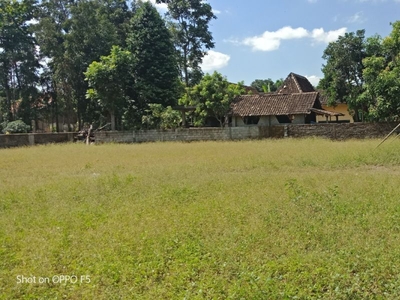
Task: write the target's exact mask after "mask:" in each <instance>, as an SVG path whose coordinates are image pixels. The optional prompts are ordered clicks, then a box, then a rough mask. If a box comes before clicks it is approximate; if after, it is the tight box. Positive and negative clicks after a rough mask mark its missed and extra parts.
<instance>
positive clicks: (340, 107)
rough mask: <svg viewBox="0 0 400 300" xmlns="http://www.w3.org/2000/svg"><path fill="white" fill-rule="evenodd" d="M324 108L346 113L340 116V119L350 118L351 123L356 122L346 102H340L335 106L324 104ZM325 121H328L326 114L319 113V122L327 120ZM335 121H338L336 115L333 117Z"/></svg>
mask: <svg viewBox="0 0 400 300" xmlns="http://www.w3.org/2000/svg"><path fill="white" fill-rule="evenodd" d="M322 109H325V110H329V111H333V112H340V113H342V114H344V116H340V117H339V121H345V120H349V121H350V123H354V120H353V117H352V116H350V114H349V111H348V110H347V104H345V103H339V104H337V105H336V106H335V107H333V106H326V105H322ZM325 121H326V118H325V116H320V115H317V122H325ZM335 121H336V117H332V122H335Z"/></svg>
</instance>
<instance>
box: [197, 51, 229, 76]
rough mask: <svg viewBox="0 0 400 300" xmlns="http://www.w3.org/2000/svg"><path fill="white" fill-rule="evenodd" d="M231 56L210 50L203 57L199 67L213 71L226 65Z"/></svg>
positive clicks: (205, 70)
mask: <svg viewBox="0 0 400 300" xmlns="http://www.w3.org/2000/svg"><path fill="white" fill-rule="evenodd" d="M230 59H231V57H230V56H229V55H227V54H224V53H221V52H217V51H213V50H210V51H208V53H207V54H206V56H204V57H203V63H202V64H201V68H202V70H203V71H204V72H209V71H214V70H218V69H221V68H223V67H226V66H227V65H228V62H229V60H230Z"/></svg>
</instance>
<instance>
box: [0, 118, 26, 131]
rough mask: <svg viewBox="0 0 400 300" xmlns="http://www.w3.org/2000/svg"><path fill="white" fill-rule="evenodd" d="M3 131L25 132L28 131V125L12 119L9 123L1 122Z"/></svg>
mask: <svg viewBox="0 0 400 300" xmlns="http://www.w3.org/2000/svg"><path fill="white" fill-rule="evenodd" d="M2 127H3V133H5V134H7V133H26V132H28V131H29V129H30V127H29V125H26V124H25V123H24V122H23V121H21V120H17V121H12V122H9V123H5V124H4V123H3V124H2Z"/></svg>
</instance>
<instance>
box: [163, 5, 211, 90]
mask: <svg viewBox="0 0 400 300" xmlns="http://www.w3.org/2000/svg"><path fill="white" fill-rule="evenodd" d="M157 3H167V5H168V16H169V17H170V19H171V23H170V26H171V32H172V35H173V38H174V44H175V47H176V49H177V51H178V53H179V66H180V70H181V75H182V81H183V82H184V83H185V84H186V86H193V85H195V84H196V83H198V82H199V80H200V79H201V76H202V71H201V67H200V64H201V63H202V60H203V57H204V55H205V54H206V51H207V50H209V49H212V48H214V42H213V37H212V34H211V32H210V31H209V23H210V21H211V20H212V19H216V16H215V15H214V13H213V11H212V8H211V5H210V4H208V3H207V2H205V1H203V0H157Z"/></svg>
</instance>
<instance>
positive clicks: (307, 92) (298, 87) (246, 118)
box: [230, 73, 342, 127]
mask: <svg viewBox="0 0 400 300" xmlns="http://www.w3.org/2000/svg"><path fill="white" fill-rule="evenodd" d="M230 115H231V117H232V123H231V124H232V126H234V127H236V126H246V125H255V124H257V125H276V124H282V123H295V124H307V123H313V122H316V121H317V118H316V116H317V115H324V116H326V117H327V116H330V117H331V116H340V115H342V114H336V113H332V112H329V111H326V110H323V109H322V106H321V102H320V94H319V92H317V91H315V89H314V87H313V86H312V84H311V83H310V82H309V81H308V79H307V78H305V77H303V76H301V75H298V74H295V73H290V74H289V76H288V77H287V78H286V79H285V81H284V82H283V85H282V86H281V87H280V88H279V89H278V90H277V91H276V92H274V93H259V94H254V95H243V96H239V97H237V98H236V99H235V101H234V102H233V103H232V106H231V112H230Z"/></svg>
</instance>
